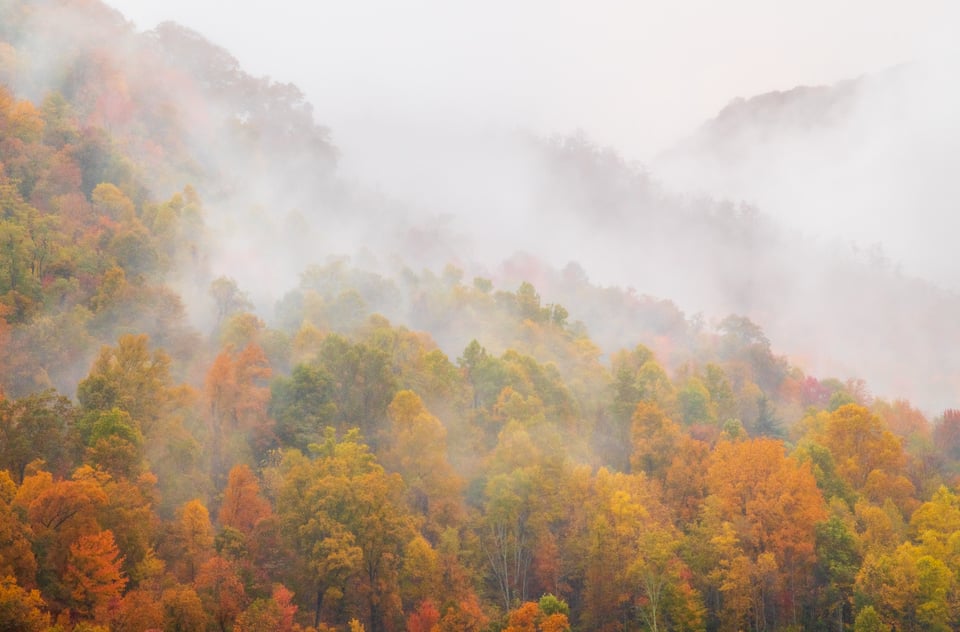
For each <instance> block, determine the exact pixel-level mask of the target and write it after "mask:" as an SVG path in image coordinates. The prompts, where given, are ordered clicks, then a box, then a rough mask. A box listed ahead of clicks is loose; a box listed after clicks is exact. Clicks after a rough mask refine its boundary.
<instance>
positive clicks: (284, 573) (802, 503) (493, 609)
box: [0, 265, 960, 630]
mask: <svg viewBox="0 0 960 632" xmlns="http://www.w3.org/2000/svg"><path fill="white" fill-rule="evenodd" d="M344 271H345V270H344V268H343V267H342V266H340V265H337V266H333V267H332V268H330V269H328V270H322V269H316V270H313V271H312V272H311V274H308V275H304V278H305V279H312V281H311V282H313V283H315V282H317V280H318V279H324V278H325V279H327V281H328V282H329V283H330V284H331V285H335V284H334V283H333V281H334V280H335V279H337V278H341V279H342V277H343V274H344ZM367 278H368V279H369V278H370V277H367ZM428 280H429V279H428ZM421 287H422V289H423V291H424V292H425V293H429V294H432V295H433V298H432V299H431V300H440V299H441V297H444V296H445V297H447V300H453V301H457V302H458V304H459V305H460V309H462V310H465V311H470V310H473V311H474V312H476V311H479V310H480V309H486V310H487V311H488V312H489V317H490V318H493V317H494V316H496V317H497V318H500V319H502V322H503V323H508V322H512V323H513V331H514V333H516V334H517V339H516V341H515V342H516V348H512V349H508V350H506V351H504V352H502V353H499V354H494V353H490V352H488V351H487V350H486V349H485V348H484V346H482V345H481V344H480V343H478V342H477V341H472V342H471V343H470V344H469V345H467V346H466V348H465V349H464V350H463V352H462V354H461V355H460V356H459V357H458V358H456V359H451V358H449V357H448V356H447V355H446V354H444V353H443V352H442V351H440V350H439V349H438V348H437V347H436V345H435V344H434V343H433V342H432V340H431V339H430V337H429V336H427V335H426V334H422V333H416V332H413V331H410V330H408V329H406V328H404V327H397V326H393V325H391V324H390V323H389V322H388V321H387V320H386V319H384V318H383V317H381V316H376V315H373V316H364V317H362V318H360V319H359V320H355V317H356V316H357V315H358V314H357V313H350V315H349V316H344V314H343V312H342V311H341V310H338V309H326V308H325V306H330V305H336V304H337V302H336V301H333V302H332V303H328V302H327V301H326V300H325V299H324V298H323V294H322V293H318V292H317V291H315V290H300V292H301V293H302V294H303V296H302V299H303V300H302V301H294V300H292V299H291V300H290V301H288V305H289V304H293V303H300V304H302V306H303V307H302V308H300V309H299V311H298V312H297V313H298V314H299V316H300V317H301V320H300V325H299V326H298V327H297V328H296V329H286V330H285V329H270V328H268V327H266V326H265V325H264V324H263V323H262V322H261V321H260V320H259V319H257V318H256V317H255V316H253V315H252V314H250V313H249V312H247V311H244V309H243V305H244V300H243V295H242V293H241V292H239V290H238V289H237V288H236V287H235V285H233V284H232V283H231V282H230V281H229V280H228V279H221V280H220V281H219V282H218V283H217V284H215V286H214V289H215V294H216V295H217V296H218V297H219V300H220V305H221V307H222V313H223V318H222V321H221V325H220V327H219V329H218V334H217V336H216V337H215V340H217V343H216V344H217V345H218V346H220V351H219V353H217V354H216V355H215V356H214V357H212V358H208V359H206V360H200V359H195V361H194V367H195V368H197V367H202V369H203V370H202V374H197V377H196V379H195V380H193V383H190V382H187V383H179V382H178V381H177V380H176V379H174V377H173V373H172V371H171V368H172V366H173V365H174V364H176V361H174V360H173V359H172V358H171V357H170V356H169V355H168V354H167V353H166V352H165V351H164V350H162V349H159V348H156V347H155V346H154V345H151V343H150V341H149V339H148V337H147V336H146V335H124V336H122V337H120V338H119V339H118V341H117V343H116V344H115V345H112V346H106V347H104V348H103V349H102V350H101V351H100V353H99V355H98V356H97V358H96V359H95V361H94V362H93V364H92V366H91V368H90V370H89V372H88V374H87V376H86V377H85V378H83V379H82V380H81V381H80V383H79V386H78V388H77V403H76V404H74V403H71V401H70V400H68V399H66V398H63V397H60V396H58V395H57V394H56V393H54V392H52V391H47V392H41V393H35V394H32V395H28V396H25V397H20V398H17V399H13V398H11V399H6V400H4V401H3V402H2V404H0V433H2V434H0V468H2V469H3V470H4V474H3V478H4V480H5V481H6V482H4V483H3V489H4V490H5V491H4V492H3V511H2V514H0V515H2V520H3V524H2V527H0V528H2V532H3V533H4V534H6V535H5V538H4V539H3V543H4V544H3V552H2V556H0V559H2V560H3V564H4V569H3V574H4V575H6V576H8V579H7V580H5V584H4V591H3V595H4V597H3V605H0V608H3V609H4V610H3V612H10V613H11V615H10V617H11V618H10V620H11V621H17V622H18V624H17V625H19V626H21V627H19V628H17V629H36V630H45V629H48V626H51V625H53V626H59V629H65V630H66V629H80V630H84V629H98V628H96V627H95V626H101V628H100V629H111V630H144V629H153V628H156V629H170V630H174V629H176V630H202V629H221V630H229V629H233V630H260V629H276V630H282V629H297V627H302V628H304V629H306V628H308V627H313V628H316V629H338V628H339V629H346V628H347V627H348V626H353V628H354V629H356V628H358V626H361V625H362V626H363V627H364V629H368V630H403V629H407V630H432V629H440V630H470V629H475V630H488V629H507V630H563V629H583V630H624V629H637V630H639V629H711V630H714V629H715V630H728V629H729V630H735V629H753V630H772V629H789V628H791V627H794V628H798V629H843V628H845V627H850V626H851V625H852V626H854V628H855V629H859V630H866V629H876V627H873V628H871V627H869V626H870V625H875V626H876V625H879V626H881V627H882V626H884V625H887V626H895V627H896V629H916V630H920V629H950V628H951V627H952V626H954V625H955V624H956V623H957V616H958V606H960V603H958V601H957V591H956V588H957V584H956V572H957V563H956V559H955V558H954V557H953V556H952V554H951V553H950V551H952V544H951V542H952V541H953V540H954V539H955V531H956V523H957V521H958V520H960V501H958V499H957V497H956V496H955V494H954V493H953V491H951V487H950V485H951V483H952V482H953V481H954V479H955V475H956V472H957V467H958V463H957V461H956V458H957V457H958V456H960V433H958V432H957V428H960V415H958V414H956V413H955V412H949V411H948V413H946V414H945V415H944V418H943V419H942V420H941V421H940V423H939V424H938V425H937V426H936V427H935V428H932V427H931V425H930V424H929V423H928V422H927V420H926V419H925V418H924V417H923V415H922V414H920V413H919V412H918V411H916V410H915V409H913V408H911V407H910V406H909V405H908V404H907V403H905V402H902V401H898V402H893V403H888V402H884V401H882V400H871V399H870V398H869V395H867V394H866V392H865V390H864V389H863V387H862V385H860V384H858V383H855V382H851V383H848V384H842V383H839V382H837V381H835V380H824V381H821V380H816V379H815V378H812V377H808V376H804V375H803V374H802V373H801V372H800V371H799V370H798V369H796V368H794V367H790V366H789V365H788V364H787V363H786V362H785V361H783V360H782V359H781V358H777V357H776V356H774V355H773V354H772V353H771V351H770V349H769V344H768V343H767V342H766V340H765V339H764V337H763V334H762V332H761V331H760V330H759V329H758V328H757V327H756V326H754V325H752V324H751V323H750V322H749V321H746V320H745V319H741V318H731V319H728V321H726V322H725V324H724V328H723V330H722V331H721V332H719V333H718V334H714V335H711V336H709V337H708V338H709V339H708V340H705V341H704V345H703V347H702V349H701V351H700V353H701V354H702V356H701V358H700V359H699V361H691V362H689V363H687V364H686V365H685V366H684V367H683V368H682V370H679V371H674V372H673V374H672V375H671V374H669V373H668V372H667V371H666V370H665V369H664V368H663V366H662V365H661V364H660V363H659V362H658V360H657V358H656V356H655V355H654V354H653V352H651V351H650V350H649V349H647V348H646V347H642V346H640V347H637V348H635V349H633V350H628V351H622V352H619V353H618V354H615V355H614V356H613V358H612V361H611V363H610V366H609V367H607V366H605V365H604V364H602V363H600V362H599V361H598V357H597V351H596V349H595V348H594V347H592V345H590V343H589V339H588V338H586V337H585V336H584V335H583V334H582V333H581V332H578V331H577V328H576V327H573V326H571V325H569V324H567V323H566V322H565V318H564V317H563V314H564V313H565V310H564V309H563V308H561V307H560V306H557V305H551V306H544V305H541V304H540V300H539V297H538V296H537V295H536V292H535V290H534V289H533V287H532V286H530V285H525V286H523V287H521V288H520V289H519V290H518V291H516V292H495V291H494V290H493V289H492V288H491V287H490V285H489V284H488V283H486V282H484V281H483V280H482V279H480V280H477V281H476V282H474V283H473V284H472V285H470V286H467V285H463V284H461V283H460V282H454V281H453V280H452V279H451V278H448V282H447V283H446V284H443V283H441V284H439V285H437V284H433V285H430V284H427V285H426V287H423V286H421ZM431 288H432V289H431ZM438 288H445V289H438ZM357 301H358V302H357V303H356V305H362V299H357ZM230 305H233V306H234V308H231V307H230ZM483 305H486V308H481V307H480V306H483ZM468 306H469V307H470V310H467V307H468ZM359 311H360V312H361V313H362V311H363V310H362V309H360V310H359ZM456 312H457V310H456V309H452V310H451V314H456ZM293 320H294V319H292V318H291V320H290V322H293ZM337 330H339V332H338V331H337ZM502 331H504V332H510V331H511V328H510V327H509V326H505V327H503V329H502ZM707 342H709V344H706V343H707ZM530 353H535V354H543V353H550V354H552V356H553V359H552V361H549V362H543V361H540V360H538V359H536V358H535V357H534V355H530ZM784 411H800V412H799V413H796V414H795V413H793V412H791V413H790V414H789V415H788V414H786V413H785V412H784ZM14 617H16V618H14Z"/></svg>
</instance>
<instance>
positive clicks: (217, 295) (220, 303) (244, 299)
mask: <svg viewBox="0 0 960 632" xmlns="http://www.w3.org/2000/svg"><path fill="white" fill-rule="evenodd" d="M210 296H211V297H212V298H213V301H214V303H215V304H216V314H217V326H219V325H220V324H221V323H223V322H224V321H225V320H226V319H227V317H228V316H231V315H232V314H236V313H237V312H244V311H248V310H250V309H252V308H253V303H251V302H250V299H249V297H248V296H247V295H246V293H244V292H241V291H240V288H239V287H237V282H236V281H234V280H233V279H231V278H230V277H225V276H221V277H217V278H216V279H214V280H213V281H212V282H211V283H210Z"/></svg>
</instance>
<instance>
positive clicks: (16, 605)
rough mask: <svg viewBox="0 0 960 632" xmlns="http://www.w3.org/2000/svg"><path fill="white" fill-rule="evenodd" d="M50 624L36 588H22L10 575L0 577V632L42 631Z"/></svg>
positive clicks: (48, 616)
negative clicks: (28, 589)
mask: <svg viewBox="0 0 960 632" xmlns="http://www.w3.org/2000/svg"><path fill="white" fill-rule="evenodd" d="M49 625H50V615H49V614H47V613H46V612H45V610H44V603H43V599H42V598H41V596H40V591H38V590H30V591H27V590H24V589H23V588H21V587H20V586H18V585H17V582H16V580H15V579H13V578H12V577H0V632H43V631H45V630H47V629H48V627H49Z"/></svg>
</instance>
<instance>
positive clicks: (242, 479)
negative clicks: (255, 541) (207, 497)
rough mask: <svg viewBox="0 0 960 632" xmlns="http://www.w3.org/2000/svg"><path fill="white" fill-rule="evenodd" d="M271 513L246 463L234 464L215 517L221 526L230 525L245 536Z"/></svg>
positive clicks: (255, 478)
mask: <svg viewBox="0 0 960 632" xmlns="http://www.w3.org/2000/svg"><path fill="white" fill-rule="evenodd" d="M270 513H271V509H270V502H269V501H268V500H267V499H266V498H264V497H263V496H261V495H260V483H258V482H257V477H256V476H254V474H253V471H252V470H251V469H250V467H249V466H248V465H245V464H240V465H235V466H233V468H231V470H230V474H229V475H228V476H227V487H226V489H224V490H223V504H221V505H220V513H219V515H218V517H217V520H218V522H219V523H220V525H221V526H222V527H232V528H234V529H237V530H238V531H240V532H241V533H243V534H244V535H245V536H247V537H249V536H250V535H251V534H252V533H253V529H254V527H256V526H257V523H258V522H260V521H261V520H263V519H264V518H266V517H267V516H269V515H270Z"/></svg>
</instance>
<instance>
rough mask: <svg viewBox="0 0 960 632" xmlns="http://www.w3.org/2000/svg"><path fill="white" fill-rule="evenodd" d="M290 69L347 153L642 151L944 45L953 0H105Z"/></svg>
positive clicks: (255, 67) (259, 65)
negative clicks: (491, 129)
mask: <svg viewBox="0 0 960 632" xmlns="http://www.w3.org/2000/svg"><path fill="white" fill-rule="evenodd" d="M108 2H109V3H110V4H111V5H113V6H114V7H116V8H117V9H119V10H120V11H121V12H122V13H123V14H124V15H125V16H127V18H128V19H130V20H131V21H133V22H134V23H135V24H136V25H137V27H138V28H139V29H141V30H147V29H150V28H152V27H154V26H155V25H156V24H157V23H159V22H161V21H164V20H173V21H176V22H179V23H181V24H183V25H185V26H188V27H191V28H193V29H195V30H197V31H199V32H201V33H202V34H204V35H205V36H207V37H208V38H209V39H210V40H212V41H213V42H215V43H217V44H219V45H221V46H223V47H225V48H226V49H228V50H229V51H230V52H231V53H233V54H234V55H235V56H236V57H237V58H238V59H239V60H240V62H241V64H242V65H243V67H244V68H245V69H246V70H247V71H248V72H251V73H252V74H255V75H269V76H271V77H273V78H275V79H277V80H281V81H292V82H294V83H296V84H298V85H299V86H300V87H301V88H303V90H304V91H305V92H306V93H307V95H308V97H309V98H310V100H311V101H312V102H313V103H314V105H315V107H316V113H317V118H318V120H319V121H320V122H322V123H325V124H327V125H329V126H330V127H331V128H332V129H333V131H334V137H335V140H336V141H337V142H338V144H339V145H340V146H341V148H342V149H344V150H345V152H346V154H347V155H346V156H345V158H347V159H348V160H349V157H350V156H349V154H350V152H351V148H352V146H353V145H354V143H355V144H356V148H357V150H360V151H363V150H364V148H363V144H364V143H365V142H366V139H365V137H364V130H365V129H369V128H370V127H392V126H395V125H406V124H414V125H415V124H416V122H417V121H420V122H423V121H428V122H430V123H431V124H439V125H442V124H443V123H444V122H445V121H449V122H450V123H451V124H453V123H454V122H456V123H457V124H458V125H461V126H462V123H464V122H473V123H476V124H480V125H481V126H482V125H490V124H493V125H504V126H507V127H523V128H530V129H533V130H534V131H538V132H542V133H553V132H561V133H567V132H570V131H573V130H575V129H582V130H584V131H585V132H586V133H587V134H588V135H589V136H590V137H592V138H594V139H596V140H597V141H599V142H601V143H602V144H606V145H612V146H615V147H617V148H618V149H619V150H620V151H621V152H623V153H624V154H625V155H626V156H627V157H629V158H631V159H639V160H648V159H649V158H650V157H651V156H653V155H654V154H656V153H657V152H658V151H659V150H661V149H663V148H664V147H666V146H668V145H669V144H671V143H672V142H674V141H675V140H676V139H678V138H679V137H681V136H683V135H685V134H687V133H689V132H690V131H691V130H692V129H693V128H695V127H696V126H697V125H698V124H699V123H700V122H702V121H703V120H704V119H706V118H709V117H711V116H712V115H714V114H715V113H716V112H717V111H718V110H719V109H720V108H721V107H722V106H723V105H725V104H726V103H727V102H728V101H729V100H730V99H731V98H733V97H735V96H750V95H754V94H757V93H761V92H766V91H770V90H776V89H788V88H791V87H793V86H796V85H800V84H807V85H811V84H824V83H832V82H834V81H837V80H839V79H844V78H850V77H856V76H858V75H861V74H863V73H867V72H872V71H877V70H881V69H883V68H886V67H888V66H891V65H894V64H898V63H901V62H904V61H911V60H917V59H926V58H930V57H935V56H937V55H941V54H943V52H944V50H945V49H946V48H947V47H949V46H952V44H950V34H951V31H953V32H955V27H956V25H957V24H958V21H957V19H958V18H960V9H958V5H960V3H956V2H950V1H948V0H913V1H911V2H909V3H907V2H900V1H896V2H894V1H889V2H887V1H878V0H844V1H842V2H837V1H836V0H805V1H804V2H770V1H769V0H728V1H725V2H718V1H716V0H678V1H665V0H664V1H659V2H648V1H642V0H634V1H626V0H623V1H617V0H593V1H591V2H584V1H580V2H574V1H570V0H531V1H526V2H517V1H515V0H513V1H508V0H486V1H485V2H470V3H467V2H459V1H455V0H411V1H408V2H397V1H395V0H350V1H342V0H339V1H336V2H332V1H327V0H320V1H314V2H303V1H300V2H297V1H294V0H270V1H266V0H236V1H234V2H231V3H229V4H228V5H227V4H224V3H222V2H214V1H212V0H165V1H164V2H156V1H155V0H108Z"/></svg>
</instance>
